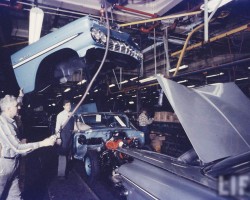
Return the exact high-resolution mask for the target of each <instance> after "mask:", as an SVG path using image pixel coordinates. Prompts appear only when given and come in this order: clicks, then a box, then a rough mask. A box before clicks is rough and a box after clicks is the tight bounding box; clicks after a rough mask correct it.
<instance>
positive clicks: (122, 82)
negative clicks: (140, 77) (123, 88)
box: [120, 80, 128, 84]
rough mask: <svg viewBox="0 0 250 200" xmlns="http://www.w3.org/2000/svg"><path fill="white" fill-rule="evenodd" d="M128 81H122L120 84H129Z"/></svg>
mask: <svg viewBox="0 0 250 200" xmlns="http://www.w3.org/2000/svg"><path fill="white" fill-rule="evenodd" d="M127 82H128V81H127V80H125V81H122V82H120V84H124V83H127Z"/></svg>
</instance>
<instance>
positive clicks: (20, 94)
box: [18, 88, 24, 97]
mask: <svg viewBox="0 0 250 200" xmlns="http://www.w3.org/2000/svg"><path fill="white" fill-rule="evenodd" d="M18 96H19V97H23V96H24V93H23V88H21V89H20V90H19V95H18Z"/></svg>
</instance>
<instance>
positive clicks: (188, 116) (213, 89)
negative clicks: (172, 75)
mask: <svg viewBox="0 0 250 200" xmlns="http://www.w3.org/2000/svg"><path fill="white" fill-rule="evenodd" d="M157 80H158V82H159V83H160V85H161V87H162V89H163V90H164V93H165V94H166V96H167V98H168V100H169V102H170V104H171V105H172V107H173V109H174V111H175V113H176V114H177V116H178V118H179V120H180V122H181V124H182V126H183V128H184V130H185V132H186V134H187V136H188V138H189V139H190V141H191V143H192V145H193V147H194V149H195V151H196V152H197V154H198V156H199V158H200V159H201V160H202V161H203V162H204V163H208V162H211V161H214V160H217V159H221V158H225V157H228V156H233V155H237V154H240V153H243V152H246V151H249V150H250V124H249V121H250V113H249V112H247V111H248V110H249V109H250V101H249V99H247V97H246V96H244V94H243V93H242V92H241V91H240V89H239V88H238V87H237V86H236V85H235V84H234V83H224V84H222V83H219V84H216V85H208V86H205V87H203V88H199V89H190V88H187V87H185V86H183V85H180V84H178V83H176V82H174V81H171V80H168V79H166V78H164V77H163V76H157Z"/></svg>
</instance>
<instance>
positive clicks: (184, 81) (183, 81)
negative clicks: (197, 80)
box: [177, 80, 188, 83]
mask: <svg viewBox="0 0 250 200" xmlns="http://www.w3.org/2000/svg"><path fill="white" fill-rule="evenodd" d="M186 82H188V80H182V81H178V82H177V83H186Z"/></svg>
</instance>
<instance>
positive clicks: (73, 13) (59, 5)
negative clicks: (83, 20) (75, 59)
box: [0, 0, 250, 99]
mask: <svg viewBox="0 0 250 200" xmlns="http://www.w3.org/2000/svg"><path fill="white" fill-rule="evenodd" d="M218 1H220V0H218ZM107 2H108V3H107V9H108V13H109V19H110V21H111V22H112V23H113V24H116V25H117V27H118V28H119V29H120V30H122V31H124V32H128V33H130V34H131V36H132V38H133V40H134V41H135V42H136V43H137V44H138V45H139V46H140V48H141V50H142V52H143V56H144V61H143V64H142V66H141V68H140V69H135V70H126V69H122V70H121V69H119V68H118V69H115V70H114V71H113V72H111V73H110V74H107V73H106V72H101V74H100V77H104V76H105V77H107V76H109V83H108V84H111V83H116V82H122V81H124V80H128V82H127V83H126V84H122V85H121V86H122V87H112V88H109V91H106V93H107V94H109V95H110V96H112V95H119V94H120V93H124V94H125V93H131V92H132V91H134V90H138V89H141V90H144V88H146V89H145V90H149V91H150V92H151V93H152V92H153V91H155V90H156V89H158V86H157V83H156V82H155V80H152V81H147V82H143V83H142V82H138V79H137V81H136V79H133V78H134V77H139V79H145V78H147V77H151V76H153V75H154V74H157V73H162V74H164V75H165V76H167V77H168V78H170V79H173V80H175V81H177V82H180V83H181V84H183V85H186V86H189V87H200V86H203V85H207V84H213V83H218V82H231V81H233V82H235V83H236V84H237V85H239V86H240V88H241V89H242V90H243V91H244V93H245V94H246V95H248V96H249V88H250V82H249V72H250V45H249V44H250V2H249V1H248V0H232V1H230V0H226V1H221V2H226V3H225V5H223V6H221V7H219V8H218V9H217V10H216V12H215V13H213V14H212V13H211V12H209V13H208V15H206V12H204V10H203V8H204V1H203V0H108V1H107ZM34 6H37V7H39V8H41V9H42V10H43V11H44V13H45V15H44V21H43V27H42V33H41V34H42V36H43V35H46V34H48V33H50V32H51V31H53V30H55V29H58V28H60V27H62V26H64V25H65V24H68V23H70V22H72V21H74V20H75V19H77V18H80V17H82V16H86V15H90V16H91V17H94V18H97V19H100V18H102V17H103V9H104V7H105V6H104V1H103V0H84V1H82V0H70V1H69V0H53V1H51V0H34V1H32V0H31V1H27V0H22V1H15V0H9V1H8V0H6V1H5V0H3V1H1V3H0V46H1V53H0V56H1V63H2V65H3V66H4V67H3V68H2V70H1V72H0V81H1V82H2V83H3V84H1V85H2V87H3V88H1V89H2V90H3V89H4V87H7V83H6V77H7V76H6V75H5V74H6V73H10V71H11V70H10V69H9V68H10V66H8V64H6V63H8V62H9V60H8V58H9V56H10V55H11V54H12V53H14V52H16V51H18V50H19V49H21V48H23V47H25V46H27V45H28V44H27V40H28V29H29V11H30V9H31V8H32V7H34ZM206 16H208V17H210V18H211V19H210V20H209V22H208V20H207V18H206ZM145 20H147V21H145ZM133 22H135V23H133ZM206 32H207V34H206ZM205 37H207V39H204V38H205ZM176 68H179V70H178V71H177V70H175V69H176ZM169 70H170V71H169ZM114 74H116V76H117V77H118V80H117V81H116V79H117V77H115V76H114ZM8 76H11V78H13V75H8ZM119 77H121V79H120V80H119ZM131 79H132V80H131ZM100 80H101V81H100V83H99V84H96V85H95V87H96V88H98V87H99V89H101V88H102V87H103V86H102V85H103V84H105V81H103V80H106V78H105V79H103V78H101V79H100ZM69 85H70V83H65V84H64V85H60V87H58V86H57V87H54V88H53V89H51V90H49V91H46V92H44V95H48V94H47V93H49V95H50V96H49V98H52V99H53V96H55V95H56V94H57V93H58V92H60V91H61V90H64V89H65V88H66V87H68V86H69ZM152 87H153V88H152ZM96 88H93V90H94V89H96ZM75 91H78V90H75ZM40 95H41V94H40ZM71 95H73V96H74V95H77V94H71ZM149 95H150V94H149ZM142 96H145V95H142ZM145 97H146V96H145ZM146 98H148V97H146ZM46 99H48V96H46Z"/></svg>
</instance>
